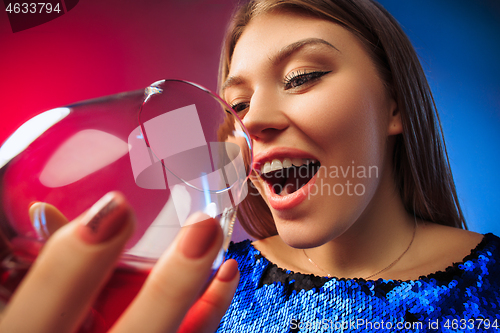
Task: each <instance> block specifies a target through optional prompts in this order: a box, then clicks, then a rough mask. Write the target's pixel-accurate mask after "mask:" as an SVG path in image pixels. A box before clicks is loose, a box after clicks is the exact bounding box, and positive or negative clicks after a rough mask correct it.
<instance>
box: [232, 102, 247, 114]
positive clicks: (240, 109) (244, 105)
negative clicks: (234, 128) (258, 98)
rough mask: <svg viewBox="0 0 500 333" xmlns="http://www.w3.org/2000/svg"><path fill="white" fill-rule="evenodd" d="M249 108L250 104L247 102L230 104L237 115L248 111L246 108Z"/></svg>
mask: <svg viewBox="0 0 500 333" xmlns="http://www.w3.org/2000/svg"><path fill="white" fill-rule="evenodd" d="M249 106H250V103H248V102H241V103H235V104H231V108H232V109H233V110H234V112H236V113H237V114H239V113H241V112H243V111H245V110H246V109H248V107H249Z"/></svg>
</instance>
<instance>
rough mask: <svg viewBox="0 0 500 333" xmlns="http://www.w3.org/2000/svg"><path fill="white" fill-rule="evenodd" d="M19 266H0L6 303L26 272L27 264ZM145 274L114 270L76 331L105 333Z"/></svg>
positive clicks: (142, 282)
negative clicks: (8, 267) (9, 267)
mask: <svg viewBox="0 0 500 333" xmlns="http://www.w3.org/2000/svg"><path fill="white" fill-rule="evenodd" d="M19 266H20V267H16V268H11V269H7V268H6V267H0V285H1V286H2V290H1V292H0V298H1V299H2V300H3V301H5V302H7V301H8V299H9V297H10V295H12V293H13V292H14V291H15V289H16V288H17V286H18V285H19V283H20V282H21V280H22V279H23V278H24V276H25V275H26V272H27V271H28V269H29V266H28V265H26V264H23V265H19ZM148 274H149V272H148V271H130V270H125V269H116V270H115V272H114V273H113V275H112V276H111V278H110V279H109V281H108V282H107V284H106V285H105V286H104V288H103V290H102V292H101V293H100V294H99V296H98V298H97V300H96V301H95V303H94V305H93V306H92V308H91V309H90V312H89V314H88V316H87V318H86V319H85V320H84V322H83V323H82V325H81V327H80V329H79V330H78V332H79V333H90V332H92V333H105V332H107V331H108V330H109V329H110V328H111V327H112V326H113V324H114V323H115V322H116V320H117V319H118V318H119V317H120V315H121V314H122V313H123V312H124V310H125V309H126V308H127V307H128V306H129V304H130V303H131V302H132V300H133V299H134V298H135V296H136V295H137V294H138V292H139V290H140V289H141V288H142V285H143V284H144V281H145V280H146V278H147V277H148Z"/></svg>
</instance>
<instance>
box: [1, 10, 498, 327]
mask: <svg viewBox="0 0 500 333" xmlns="http://www.w3.org/2000/svg"><path fill="white" fill-rule="evenodd" d="M221 78H222V80H221V94H222V95H223V97H224V98H225V99H226V100H227V101H228V102H229V103H231V105H232V106H233V108H234V109H235V110H236V111H237V112H238V114H239V115H240V117H241V118H242V119H243V122H244V124H245V125H246V126H247V128H248V130H249V132H250V134H251V136H252V138H251V139H252V141H253V146H254V153H255V161H254V165H253V168H254V175H253V178H252V186H251V193H250V194H249V195H248V196H247V199H246V201H245V202H244V203H243V204H242V205H241V206H242V207H241V216H240V221H241V222H242V223H243V224H244V226H245V228H246V229H247V231H248V232H249V233H250V234H251V235H252V236H254V237H255V238H256V239H258V240H257V241H255V242H253V243H251V242H250V241H245V242H242V243H239V244H233V245H232V246H231V247H230V251H229V254H228V257H229V258H234V259H236V260H237V261H238V266H239V269H240V272H241V273H240V276H241V277H240V281H239V285H238V287H236V285H237V282H238V276H239V274H238V272H237V267H236V263H235V261H234V260H228V261H227V262H226V263H225V264H224V265H223V266H222V267H221V269H220V270H219V272H218V275H217V276H216V278H215V279H214V280H213V281H212V283H211V285H210V287H209V288H208V289H207V290H206V291H205V293H204V294H203V295H202V296H201V298H199V299H198V301H196V303H195V300H197V297H198V295H199V292H200V290H201V286H202V284H203V281H205V280H206V278H207V276H208V275H209V273H210V267H211V263H212V262H213V259H214V258H215V256H216V253H217V249H218V247H219V245H220V244H221V242H222V236H221V231H220V228H219V227H218V226H217V223H216V222H215V220H213V219H208V218H207V220H206V221H205V222H201V223H202V224H201V226H203V227H204V229H205V231H204V232H202V233H200V232H197V230H200V229H199V228H186V229H184V230H183V232H181V233H180V235H179V238H178V239H177V240H176V242H175V244H174V245H173V247H172V249H171V250H170V251H168V252H167V253H165V255H164V257H163V258H162V259H161V260H159V262H158V264H157V266H156V267H155V269H154V270H153V271H152V272H151V275H150V277H149V279H148V281H147V282H146V283H145V285H144V287H143V289H142V291H141V292H140V293H139V295H138V297H137V298H136V300H135V301H134V302H133V303H132V304H131V306H130V307H129V309H127V311H126V312H125V313H124V315H123V316H122V317H121V318H120V319H119V321H118V322H117V324H116V325H115V326H114V327H113V328H112V331H113V332H138V331H148V332H174V331H176V329H177V328H178V327H179V326H180V327H181V331H183V332H211V331H213V330H214V329H216V327H217V326H218V331H219V332H298V331H301V332H333V331H348V332H366V331H386V332H393V331H422V332H425V331H453V332H456V331H467V332H471V331H495V330H497V329H498V326H499V325H500V322H499V321H500V315H499V308H500V304H499V303H500V299H499V298H500V296H499V295H500V288H499V281H500V268H499V266H498V264H497V262H498V260H499V257H500V253H499V248H500V240H499V239H498V238H497V237H496V236H493V235H491V234H487V235H484V236H483V235H479V234H476V233H472V232H468V231H466V230H464V229H465V221H464V219H463V216H462V213H461V211H460V206H459V203H458V199H457V195H456V193H455V189H454V184H453V179H452V177H451V173H450V170H449V164H448V162H447V157H446V152H445V150H444V145H443V143H442V134H441V130H440V126H439V121H438V119H437V114H435V109H434V103H433V101H432V96H431V94H430V91H429V88H428V85H427V83H426V80H425V76H424V74H423V72H422V70H421V68H420V65H419V63H418V60H417V57H416V55H415V52H414V50H413V48H412V47H411V45H410V43H409V41H408V39H407V38H406V36H405V35H404V33H403V32H402V31H401V29H400V28H399V27H398V25H397V23H396V22H395V21H394V19H393V18H392V17H391V16H390V15H389V14H388V13H387V12H386V11H385V10H384V9H383V8H381V7H380V6H379V5H377V4H376V3H374V2H372V1H371V0H307V1H306V0H262V1H252V2H250V3H249V4H248V5H245V6H244V7H242V9H241V10H240V11H239V12H238V13H237V14H236V15H235V17H234V21H233V25H232V26H231V28H230V30H229V34H228V37H227V40H226V45H225V49H224V53H223V58H222V66H221ZM106 200H108V201H109V200H111V201H113V202H114V203H115V204H114V205H113V206H114V207H116V208H115V209H116V210H113V212H112V213H110V214H108V215H105V214H101V213H99V209H98V208H99V205H100V204H99V203H98V204H97V206H96V207H95V208H94V209H92V211H96V212H98V213H97V214H101V215H102V216H101V218H102V223H101V225H102V226H103V227H102V228H98V232H97V234H94V235H93V236H91V235H90V233H89V230H88V221H89V220H93V219H94V217H93V216H90V215H89V214H84V215H82V216H81V217H79V218H78V219H77V220H76V221H74V222H72V223H67V220H65V218H64V217H62V216H61V215H60V214H59V213H58V212H57V211H56V210H55V209H52V208H50V207H47V208H46V209H47V213H46V214H47V219H48V220H50V221H48V223H49V222H50V223H51V224H53V225H58V226H60V225H64V226H62V227H61V228H60V229H59V230H58V231H57V232H55V233H54V235H53V236H52V237H51V238H50V239H49V241H48V243H47V244H46V246H45V247H44V250H43V252H42V254H41V255H40V256H39V258H38V260H37V262H36V264H34V265H33V267H32V269H31V270H30V273H29V275H28V276H27V277H26V278H25V279H24V280H23V283H22V285H21V286H20V287H19V289H18V290H17V292H16V294H15V295H14V297H13V298H12V300H11V302H10V303H9V305H8V306H7V309H6V310H5V312H3V313H2V318H1V319H0V330H1V331H2V332H3V331H5V332H13V331H19V332H41V331H45V332H70V331H74V330H75V328H77V327H78V326H79V325H80V324H81V322H82V320H83V318H84V317H85V315H86V313H87V309H88V306H89V304H91V302H92V299H93V297H95V295H96V294H97V293H98V290H99V287H100V286H102V284H103V283H104V281H105V280H106V277H107V276H109V272H110V271H111V270H112V267H113V263H114V262H115V261H116V260H117V258H118V255H119V253H120V250H121V249H122V247H123V246H124V244H125V242H126V240H127V238H128V237H130V235H131V233H132V230H133V225H134V220H133V215H132V213H131V211H130V208H129V206H127V204H126V201H125V199H124V198H123V197H122V196H120V195H119V194H112V195H110V196H108V197H107V199H106ZM33 207H34V206H32V208H33ZM101 208H102V207H101ZM199 225H200V224H199ZM99 230H100V231H99ZM109 230H114V231H115V232H113V233H110V232H109ZM0 249H1V250H6V249H5V248H4V247H2V246H1V244H0ZM61 267H65V268H66V269H63V270H61V269H60V268H61ZM54 272H57V274H54ZM162 286H169V288H164V287H162ZM235 289H236V293H235V296H234V298H233V299H232V302H231V296H232V292H233V291H234V290H235ZM193 303H194V305H193ZM229 303H231V305H230V306H229V309H228V311H227V312H226V313H225V315H224V316H223V313H224V311H225V309H226V307H227V304H229ZM192 305H193V306H192ZM27 313H28V314H29V316H30V318H29V320H26V314H27ZM62 313H64V316H61V314H62ZM186 313H187V317H185V318H184V316H185V315H186ZM222 316H223V318H222V321H221V322H220V325H219V318H221V317H222ZM183 318H184V319H183Z"/></svg>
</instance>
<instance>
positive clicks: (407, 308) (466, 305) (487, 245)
mask: <svg viewBox="0 0 500 333" xmlns="http://www.w3.org/2000/svg"><path fill="white" fill-rule="evenodd" d="M227 257H228V258H234V259H236V260H237V261H238V265H239V269H240V273H241V278H240V283H239V285H238V289H237V290H236V294H235V296H234V298H233V300H232V303H231V305H230V307H229V309H228V311H227V312H226V314H225V315H224V317H223V318H222V321H221V323H220V325H219V328H218V330H217V332H242V333H245V332H252V333H253V332H271V333H273V332H276V333H278V332H279V333H291V332H395V331H398V332H500V267H499V265H497V262H498V261H499V260H500V259H499V258H500V238H498V237H496V236H494V235H492V234H486V235H485V237H484V238H483V241H482V242H481V243H480V244H479V245H478V246H477V247H476V248H475V249H473V250H472V251H471V254H470V255H468V256H467V257H465V258H464V259H463V261H462V262H461V263H456V264H454V265H452V266H450V267H448V268H447V269H446V270H445V271H440V272H436V273H434V274H430V275H428V276H422V277H420V278H419V279H418V280H409V281H398V280H383V279H379V280H376V281H373V280H368V281H366V280H363V279H340V278H335V277H333V278H324V277H317V276H313V275H304V274H299V273H294V272H292V271H289V270H287V271H284V270H280V269H279V268H278V267H277V266H276V265H274V264H272V263H270V262H269V261H268V260H267V259H266V258H264V257H263V256H261V254H260V253H259V252H258V251H257V250H256V249H255V248H254V247H253V246H252V245H251V242H250V241H244V242H241V243H238V244H231V246H230V249H229V251H228V255H227Z"/></svg>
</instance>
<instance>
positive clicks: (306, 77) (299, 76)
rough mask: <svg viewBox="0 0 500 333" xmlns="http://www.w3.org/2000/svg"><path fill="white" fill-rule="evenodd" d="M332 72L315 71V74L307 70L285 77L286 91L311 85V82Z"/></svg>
mask: <svg viewBox="0 0 500 333" xmlns="http://www.w3.org/2000/svg"><path fill="white" fill-rule="evenodd" d="M330 72H331V71H313V72H307V71H305V70H303V71H300V70H299V71H296V72H292V73H290V74H288V75H287V76H285V79H284V80H283V85H284V86H285V90H289V89H293V88H297V87H300V86H301V85H303V84H306V83H309V82H311V81H314V80H317V79H319V78H320V77H322V76H323V75H325V74H328V73H330Z"/></svg>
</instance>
